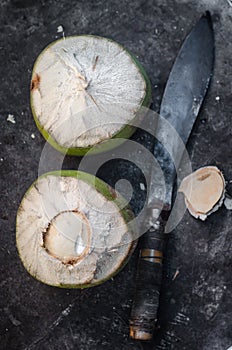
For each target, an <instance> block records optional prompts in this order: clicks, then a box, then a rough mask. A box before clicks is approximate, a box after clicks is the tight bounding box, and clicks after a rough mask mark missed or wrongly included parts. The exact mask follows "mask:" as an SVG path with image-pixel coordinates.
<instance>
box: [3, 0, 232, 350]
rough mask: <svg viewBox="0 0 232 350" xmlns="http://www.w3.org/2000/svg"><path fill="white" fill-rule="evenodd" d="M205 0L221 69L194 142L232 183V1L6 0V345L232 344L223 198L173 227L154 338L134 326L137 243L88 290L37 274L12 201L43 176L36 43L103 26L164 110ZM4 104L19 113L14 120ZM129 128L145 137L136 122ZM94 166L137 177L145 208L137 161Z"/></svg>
mask: <svg viewBox="0 0 232 350" xmlns="http://www.w3.org/2000/svg"><path fill="white" fill-rule="evenodd" d="M206 9H209V10H210V11H211V13H212V16H213V23H214V29H215V40H216V62H215V71H214V76H213V80H212V83H211V87H210V91H209V93H208V96H207V99H206V101H205V104H204V106H203V108H202V111H201V114H200V116H199V118H198V121H197V123H196V125H195V127H194V130H193V133H192V136H191V140H190V142H189V144H188V150H189V152H190V156H191V160H192V166H193V168H194V169H196V168H198V167H200V166H202V165H206V164H211V165H217V166H218V167H219V168H220V169H221V170H222V171H223V172H224V174H225V177H226V179H227V181H228V186H227V188H228V191H229V192H231V188H230V180H232V167H231V166H232V157H231V152H232V138H231V134H232V130H231V113H232V99H231V92H232V85H231V84H232V79H231V77H232V73H231V67H232V41H231V37H232V36H231V35H232V7H231V6H230V4H229V2H228V1H227V0H198V1H197V0H185V1H184V0H154V1H152V0H146V1H143V0H134V1H129V0H124V1H122V2H116V1H115V2H114V1H111V0H109V1H104V0H95V1H76V0H60V1H56V0H47V1H45V0H38V1H35V0H1V2H0V20H1V22H0V23H1V30H0V56H1V59H0V62H1V68H0V69H1V71H0V81H1V84H0V120H1V131H0V174H1V182H0V186H1V192H0V193H1V196H0V200H1V206H0V228H1V235H0V240H1V241H0V286H1V291H0V308H1V312H0V332H1V335H0V348H1V349H7V350H14V349H17V350H21V349H44V350H49V349H51V350H52V349H54V350H59V349H77V350H95V349H97V350H98V349H99V350H104V349H106V350H108V349H114V350H118V349H120V350H131V349H133V350H139V349H157V350H160V349H175V350H184V349H188V350H226V349H227V348H228V347H229V346H231V345H232V331H231V329H232V321H231V319H232V282H231V259H232V258H231V257H232V254H231V248H232V232H231V224H232V219H231V214H232V213H231V211H229V210H226V208H225V207H222V208H221V209H220V210H219V211H218V212H217V213H215V214H214V215H212V216H211V217H210V218H209V219H208V220H207V222H205V223H203V222H200V221H197V220H195V219H193V218H192V217H190V215H189V214H188V213H186V214H185V216H184V218H183V220H182V221H181V223H180V224H179V225H178V227H177V228H176V230H175V232H173V233H172V234H171V235H170V241H169V247H168V256H169V258H168V259H167V260H166V264H165V271H166V272H165V276H164V277H165V280H164V287H163V292H162V304H161V309H160V315H159V319H160V321H159V322H160V325H161V329H160V330H159V331H158V332H157V334H156V336H155V338H154V340H153V342H151V343H148V344H142V343H138V342H134V341H132V340H131V339H129V337H128V319H129V315H130V308H131V303H132V298H133V291H134V278H135V267H136V259H137V254H136V253H137V252H135V254H134V255H133V257H132V258H131V260H130V262H129V263H128V265H127V266H126V267H125V268H124V270H123V271H122V272H120V274H119V275H117V276H116V277H115V278H114V279H113V280H110V281H108V282H106V283H105V284H103V285H101V286H99V287H95V288H93V289H89V290H82V291H81V290H62V289H58V288H52V287H49V286H46V285H43V284H41V283H40V282H37V281H36V280H34V279H33V278H32V277H30V276H29V275H28V273H27V272H26V270H25V269H24V268H23V266H22V264H21V262H20V260H19V257H18V255H17V251H16V246H15V217H16V211H17V208H18V205H19V203H20V200H21V198H22V196H23V194H24V192H25V191H26V189H27V188H28V187H29V185H30V184H31V183H32V182H33V181H34V180H35V179H36V177H37V174H38V162H39V159H40V154H41V151H42V149H43V146H44V140H43V138H42V136H41V135H40V134H39V132H38V131H37V129H36V126H35V124H34V121H33V118H32V115H31V111H30V107H29V86H30V76H31V70H32V67H33V63H34V61H35V58H36V57H37V55H38V54H39V53H40V51H41V50H42V49H43V48H44V47H45V46H46V45H47V44H48V43H50V42H51V41H53V40H55V39H56V38H57V37H61V35H62V34H60V33H57V27H58V26H59V25H62V26H63V27H64V29H65V35H67V36H68V35H74V34H81V33H91V34H98V35H102V36H106V37H110V38H112V39H114V40H116V41H118V42H120V43H121V44H123V45H125V46H126V47H127V48H128V49H129V50H130V51H131V52H132V53H133V54H134V55H136V56H137V57H138V59H139V60H140V61H141V63H142V64H143V66H144V67H145V69H146V71H147V73H148V75H149V76H150V79H151V82H152V89H153V107H152V108H153V109H154V110H155V111H158V110H159V104H160V101H161V97H162V93H163V89H164V86H165V82H166V80H167V78H168V73H169V71H170V69H171V66H172V64H173V61H174V58H175V56H176V54H177V52H178V50H179V48H180V45H181V42H182V41H183V39H184V38H185V36H186V34H187V33H188V31H189V30H190V29H191V27H192V26H193V25H194V24H195V23H196V21H197V20H198V18H199V17H200V16H201V14H202V13H203V12H204V11H205V10H206ZM217 96H219V97H220V99H219V100H218V99H216V97H217ZM9 114H12V115H14V117H15V121H16V123H15V124H12V123H11V122H9V121H7V117H8V115H9ZM33 134H34V138H33ZM133 138H134V140H136V141H137V140H138V141H141V140H142V141H144V140H145V142H146V141H147V140H146V138H145V139H144V140H143V136H142V135H141V134H140V133H139V132H137V133H136V134H135V136H134V137H133ZM56 157H58V154H57V152H56V151H54V150H50V155H49V158H48V162H49V166H50V168H51V169H53V168H54V167H55V165H54V164H55V159H56ZM53 161H54V164H53ZM64 167H66V168H74V169H75V168H77V167H78V158H75V159H74V158H71V157H70V158H68V159H66V160H65V164H64ZM99 175H100V176H101V177H103V178H104V179H105V180H106V181H108V182H109V183H111V184H114V182H115V181H116V180H117V179H118V178H117V177H118V176H120V177H121V178H124V177H127V178H129V179H130V178H132V179H133V180H136V182H135V181H134V184H133V185H134V189H135V195H134V198H133V200H132V205H133V207H134V209H135V211H136V212H138V211H139V210H140V208H141V207H142V205H143V200H144V196H145V194H144V191H141V190H140V187H139V183H140V182H143V180H144V179H143V176H142V175H141V174H140V172H139V171H138V169H134V168H133V166H128V164H126V163H125V162H119V163H118V164H113V165H112V166H111V167H109V166H108V167H107V166H106V167H105V169H104V167H103V169H102V170H101V172H100V173H99ZM115 179H116V180H115ZM176 271H178V272H179V274H178V275H177V273H176Z"/></svg>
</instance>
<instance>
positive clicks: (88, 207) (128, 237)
mask: <svg viewBox="0 0 232 350" xmlns="http://www.w3.org/2000/svg"><path fill="white" fill-rule="evenodd" d="M132 219H133V215H132V213H131V211H130V210H129V208H128V207H127V206H125V200H124V199H123V198H122V197H121V196H120V195H119V194H118V193H117V192H115V191H114V190H113V189H112V188H111V187H109V186H108V185H107V184H106V183H104V182H103V181H101V180H99V179H97V178H95V177H94V176H92V175H89V174H86V173H83V172H77V171H61V172H59V171H57V172H52V173H47V174H45V175H43V176H41V177H39V178H38V179H37V180H36V181H35V182H34V183H33V184H32V186H31V187H30V188H29V190H28V191H27V192H26V194H25V196H24V198H23V200H22V202H21V204H20V207H19V210H18V215H17V225H16V240H17V247H18V251H19V255H20V257H21V259H22V262H23V264H24V266H25V268H26V269H27V270H28V272H29V273H30V274H31V275H32V276H34V277H35V278H37V279H38V280H40V281H42V282H44V283H46V284H49V285H53V286H58V287H69V288H71V287H74V288H78V287H80V288H84V287H90V286H93V285H96V284H99V283H101V282H103V281H105V280H106V279H108V278H110V277H111V276H112V275H114V274H115V273H116V272H118V271H119V270H120V269H121V268H122V267H123V266H124V264H125V263H126V261H127V259H128V258H129V257H130V255H131V253H132V251H133V250H134V248H135V245H136V237H137V236H136V228H135V227H134V226H133V225H132V222H133V220H132Z"/></svg>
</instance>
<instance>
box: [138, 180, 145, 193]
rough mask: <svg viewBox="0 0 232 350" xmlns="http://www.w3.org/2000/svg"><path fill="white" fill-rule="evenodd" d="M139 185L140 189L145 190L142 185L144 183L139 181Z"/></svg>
mask: <svg viewBox="0 0 232 350" xmlns="http://www.w3.org/2000/svg"><path fill="white" fill-rule="evenodd" d="M139 186H140V188H141V190H142V191H145V186H144V184H143V183H142V182H140V184H139Z"/></svg>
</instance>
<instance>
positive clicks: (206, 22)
mask: <svg viewBox="0 0 232 350" xmlns="http://www.w3.org/2000/svg"><path fill="white" fill-rule="evenodd" d="M213 64H214V34H213V28H212V22H211V17H210V14H209V13H208V12H207V13H206V14H205V15H204V16H202V17H201V19H200V20H199V22H198V23H197V24H196V26H195V27H194V28H193V29H192V31H191V32H190V34H189V35H188V36H187V37H186V39H185V41H184V43H183V45H182V47H181V49H180V52H179V54H178V56H177V58H176V60H175V63H174V65H173V68H172V70H171V73H170V75H169V78H168V81H167V85H166V88H165V91H164V95H163V99H162V103H161V108H160V116H161V118H160V121H159V122H158V126H157V132H156V138H157V142H155V145H154V156H155V158H156V160H157V161H158V163H159V165H160V166H161V169H162V171H163V174H164V177H165V181H166V196H165V199H164V201H165V207H166V208H167V209H170V208H171V202H172V192H173V184H174V181H175V177H176V170H175V166H174V163H175V165H176V166H178V164H179V162H180V160H181V157H182V152H183V150H184V145H185V144H186V143H187V140H188V138H189V135H190V133H191V130H192V127H193V124H194V122H195V120H196V117H197V115H198V112H199V110H200V107H201V105H202V102H203V100H204V97H205V94H206V91H207V88H208V86H209V82H210V78H211V75H212V71H213ZM162 117H163V118H165V119H164V120H165V122H167V124H165V123H164V122H163V119H162ZM170 125H171V126H172V127H173V128H174V129H175V130H176V132H177V134H179V136H180V137H181V139H182V141H183V143H182V147H181V145H180V144H179V143H178V140H177V137H176V133H175V132H173V130H172V129H171V127H169V126H170ZM158 140H159V141H158ZM167 149H169V151H170V153H171V156H170V153H169V152H168V151H167ZM173 161H174V162H173ZM156 173H157V172H156V170H155V169H154V170H153V171H152V181H151V184H150V194H149V199H148V207H151V208H152V207H154V206H155V205H156V204H157V201H159V200H160V194H161V192H162V191H163V183H162V181H161V179H160V178H159V176H156ZM156 177H157V178H156ZM161 187H162V188H161Z"/></svg>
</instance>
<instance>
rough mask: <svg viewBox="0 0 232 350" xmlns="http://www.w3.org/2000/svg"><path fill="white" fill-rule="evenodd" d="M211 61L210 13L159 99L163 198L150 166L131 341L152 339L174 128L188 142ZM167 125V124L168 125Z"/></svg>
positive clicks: (175, 150) (176, 155) (157, 151)
mask: <svg viewBox="0 0 232 350" xmlns="http://www.w3.org/2000/svg"><path fill="white" fill-rule="evenodd" d="M213 65H214V32H213V26H212V21H211V16H210V13H209V12H207V13H206V14H205V15H203V16H202V17H201V18H200V20H199V21H198V23H197V24H196V25H195V27H194V28H193V29H192V30H191V32H190V33H189V35H188V36H187V37H186V39H185V41H184V43H183V45H182V47H181V49H180V51H179V54H178V56H177V58H176V60H175V63H174V65H173V67H172V70H171V73H170V75H169V78H168V81H167V84H166V88H165V91H164V94H163V98H162V102H161V107H160V118H159V121H158V126H157V130H156V141H155V143H154V147H153V154H154V157H155V158H156V161H158V163H159V165H160V167H161V169H162V171H163V174H164V177H165V187H166V193H165V196H164V197H162V196H161V193H162V191H163V179H160V178H159V177H158V178H157V176H155V169H152V171H151V174H152V179H151V183H150V185H149V187H150V188H149V196H148V202H147V207H148V213H149V214H148V221H149V222H150V223H151V227H150V228H149V229H148V231H147V232H146V233H145V234H144V235H143V236H142V237H141V238H140V242H139V245H140V256H139V261H138V267H137V275H136V293H135V298H134V302H133V306H132V311H131V318H130V336H131V337H132V338H134V339H139V340H150V339H152V336H153V332H154V328H155V323H156V321H157V312H158V307H159V296H160V289H161V283H162V260H163V251H164V248H165V247H164V231H165V226H166V223H167V220H168V218H169V215H170V212H171V208H172V199H173V198H172V195H173V187H174V184H175V179H176V165H177V164H179V163H180V161H181V157H182V152H183V148H182V149H181V148H180V147H179V144H178V142H177V140H176V136H175V135H176V133H173V132H172V128H174V129H175V131H176V132H177V133H178V135H179V136H180V138H181V139H182V141H183V144H186V143H187V140H188V138H189V136H190V133H191V130H192V127H193V125H194V122H195V120H196V118H197V115H198V113H199V110H200V107H201V105H202V102H203V100H204V97H205V95H206V92H207V89H208V86H209V83H210V79H211V76H212V72H213ZM164 120H165V121H166V122H165V123H164V122H163V121H164ZM167 125H170V126H171V128H167ZM154 214H155V215H154ZM157 216H158V220H157Z"/></svg>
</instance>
